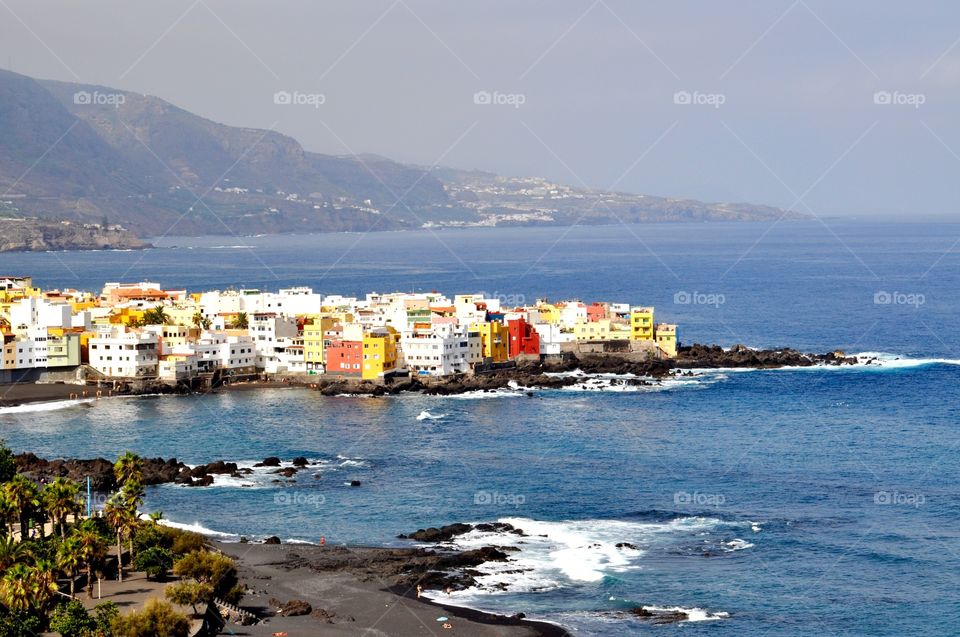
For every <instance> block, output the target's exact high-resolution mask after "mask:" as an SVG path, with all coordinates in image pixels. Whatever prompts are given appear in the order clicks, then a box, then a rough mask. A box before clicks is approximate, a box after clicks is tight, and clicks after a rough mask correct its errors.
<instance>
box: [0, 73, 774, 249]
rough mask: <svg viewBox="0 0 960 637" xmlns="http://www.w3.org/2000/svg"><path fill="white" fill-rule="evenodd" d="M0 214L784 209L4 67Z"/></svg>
mask: <svg viewBox="0 0 960 637" xmlns="http://www.w3.org/2000/svg"><path fill="white" fill-rule="evenodd" d="M0 193H5V194H3V196H0V214H2V215H4V216H9V217H21V216H22V217H40V218H48V219H70V220H75V221H81V222H85V223H90V224H95V223H96V224H105V225H106V224H122V225H123V226H125V227H126V228H128V229H130V230H132V231H133V232H134V233H136V234H137V235H139V236H143V237H146V236H156V235H165V234H172V235H181V234H228V233H229V234H238V235H240V234H255V233H278V232H336V231H358V230H369V229H376V230H394V229H405V228H417V227H423V226H425V225H426V226H451V225H453V226H462V225H502V224H514V225H526V224H562V225H568V224H573V223H585V224H590V223H594V224H596V223H612V222H618V221H624V222H637V221H681V220H760V219H774V218H779V217H780V216H781V215H783V214H784V213H783V211H781V210H779V209H775V208H770V207H765V206H754V205H750V204H706V203H701V202H697V201H692V200H683V199H665V198H661V197H648V196H643V195H630V194H624V193H600V192H593V191H588V190H584V189H576V188H569V187H565V186H562V185H559V184H553V183H550V182H548V181H546V180H543V179H536V178H511V177H500V176H497V175H492V174H490V173H483V172H476V171H462V170H454V169H449V168H444V169H430V168H423V167H416V166H409V165H403V164H400V163H397V162H394V161H391V160H389V159H384V158H382V157H376V156H359V157H353V156H333V155H324V154H319V153H311V152H307V151H305V150H304V149H303V147H302V146H301V145H300V144H299V143H298V142H297V141H296V140H294V139H292V138H290V137H287V136H285V135H282V134H280V133H277V132H275V131H271V130H262V129H252V128H238V127H230V126H225V125H222V124H218V123H216V122H213V121H210V120H208V119H204V118H202V117H199V116H196V115H194V114H192V113H189V112H187V111H185V110H183V109H180V108H178V107H176V106H174V105H172V104H170V103H168V102H166V101H164V100H162V99H159V98H156V97H150V96H145V95H140V94H137V93H131V92H124V91H118V90H116V89H111V88H108V87H102V86H90V85H83V84H74V83H64V82H56V81H44V80H35V79H33V78H29V77H26V76H23V75H19V74H17V73H13V72H9V71H0Z"/></svg>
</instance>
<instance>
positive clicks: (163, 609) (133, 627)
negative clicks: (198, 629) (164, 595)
mask: <svg viewBox="0 0 960 637" xmlns="http://www.w3.org/2000/svg"><path fill="white" fill-rule="evenodd" d="M112 628H113V633H114V635H116V636H117V637H157V636H158V635H163V636H164V637H187V633H188V632H189V630H190V620H189V619H187V616H186V615H184V614H182V613H178V612H177V611H176V610H174V608H173V606H171V605H170V604H169V603H168V602H165V601H163V600H161V599H157V598H155V597H151V598H150V599H148V600H147V601H146V603H145V604H144V605H143V610H140V611H135V612H133V613H128V614H126V615H120V616H119V617H117V618H115V619H114V620H113V622H112Z"/></svg>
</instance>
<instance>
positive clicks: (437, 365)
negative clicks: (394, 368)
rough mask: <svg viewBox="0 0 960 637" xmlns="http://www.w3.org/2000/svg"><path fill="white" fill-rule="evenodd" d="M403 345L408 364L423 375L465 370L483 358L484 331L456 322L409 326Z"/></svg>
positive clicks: (443, 374) (453, 372)
mask: <svg viewBox="0 0 960 637" xmlns="http://www.w3.org/2000/svg"><path fill="white" fill-rule="evenodd" d="M400 348H401V352H402V354H403V360H404V361H405V364H406V366H407V367H408V368H409V369H410V371H412V372H414V373H416V374H419V375H421V376H445V375H447V374H459V373H464V372H468V371H470V369H471V368H472V366H473V365H476V364H477V363H481V362H483V341H482V340H481V338H480V334H479V333H477V332H470V331H469V330H468V329H467V327H465V326H458V325H454V324H452V323H441V324H437V325H431V326H430V328H428V329H414V330H407V331H405V332H403V338H402V339H401V341H400Z"/></svg>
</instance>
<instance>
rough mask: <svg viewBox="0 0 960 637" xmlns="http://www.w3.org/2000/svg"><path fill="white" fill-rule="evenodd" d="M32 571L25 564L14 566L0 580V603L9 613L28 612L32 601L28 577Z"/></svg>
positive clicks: (30, 584)
mask: <svg viewBox="0 0 960 637" xmlns="http://www.w3.org/2000/svg"><path fill="white" fill-rule="evenodd" d="M32 575H33V570H32V569H31V568H30V567H29V566H27V565H26V564H23V563H19V564H14V565H13V566H11V567H10V568H8V569H7V570H6V571H5V572H4V574H3V579H0V602H2V603H3V605H4V606H6V607H7V608H8V609H10V610H11V611H14V612H17V611H24V612H26V611H29V610H30V602H31V600H32V599H33V591H32V588H33V586H32V583H31V581H30V577H31V576H32Z"/></svg>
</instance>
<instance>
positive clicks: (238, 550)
mask: <svg viewBox="0 0 960 637" xmlns="http://www.w3.org/2000/svg"><path fill="white" fill-rule="evenodd" d="M214 545H215V546H216V547H217V548H218V549H219V550H221V551H223V552H224V553H226V554H227V555H229V556H231V557H233V558H235V559H236V561H237V564H238V568H239V572H240V578H241V580H242V581H243V582H244V583H246V585H247V587H248V588H249V589H250V592H248V594H247V595H245V596H244V598H243V600H242V602H241V603H240V606H241V607H242V608H243V609H245V610H248V611H251V612H254V613H255V614H257V615H259V616H261V617H264V616H267V615H269V614H270V613H272V612H274V611H275V610H276V607H277V603H276V602H278V601H279V602H281V603H283V604H287V603H289V602H290V601H292V600H301V601H304V602H307V603H308V604H310V606H311V609H312V610H311V612H310V613H309V614H306V615H302V616H293V617H281V616H276V617H269V618H268V619H267V621H264V622H262V623H260V624H257V625H253V626H234V625H231V629H232V630H233V631H234V634H237V635H263V636H270V635H273V634H275V633H278V632H284V633H288V634H289V635H303V636H305V637H310V636H313V635H356V634H366V635H398V636H406V635H411V636H412V635H445V636H450V635H479V636H481V637H485V636H489V637H507V636H510V637H535V636H546V637H555V636H556V637H559V636H564V635H568V633H567V632H566V631H565V630H563V629H562V628H560V627H559V626H556V625H554V624H549V623H545V622H536V621H528V620H525V619H518V618H509V617H503V616H499V615H493V614H489V613H482V612H479V611H475V610H471V609H467V608H457V607H449V606H442V605H439V604H435V603H432V602H430V601H429V600H427V599H425V598H421V599H417V597H416V589H415V588H414V587H412V586H410V585H400V584H398V581H399V580H400V579H402V577H400V573H399V569H400V568H402V567H403V565H404V564H407V563H409V560H410V559H413V560H416V559H417V558H418V556H419V555H420V554H421V552H420V551H419V550H418V549H381V548H370V547H344V546H313V545H306V544H252V543H251V544H239V543H223V542H215V543H214ZM271 600H273V601H272V602H271ZM440 617H446V618H447V619H446V620H438V618H440ZM445 625H446V626H449V627H445Z"/></svg>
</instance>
